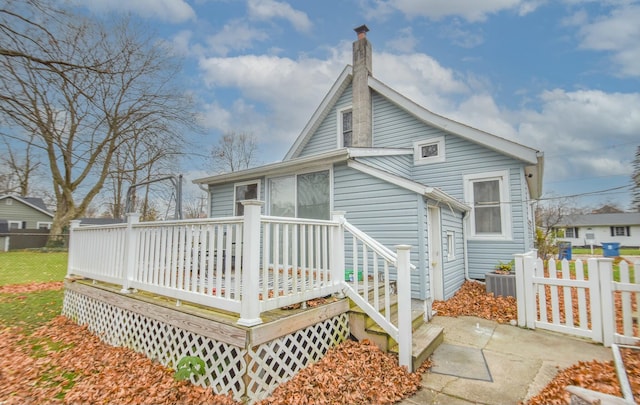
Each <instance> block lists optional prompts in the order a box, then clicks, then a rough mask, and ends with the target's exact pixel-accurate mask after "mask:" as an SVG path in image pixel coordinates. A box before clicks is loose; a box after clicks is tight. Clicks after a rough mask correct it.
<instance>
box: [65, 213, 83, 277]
mask: <svg viewBox="0 0 640 405" xmlns="http://www.w3.org/2000/svg"><path fill="white" fill-rule="evenodd" d="M80 222H81V221H80V220H79V219H74V220H71V221H70V222H69V259H68V260H67V276H70V275H71V274H73V268H74V267H75V263H74V262H75V260H74V259H75V255H76V254H78V251H77V249H76V250H74V249H73V247H74V245H75V243H71V240H72V239H74V238H75V236H74V234H75V233H74V232H73V231H74V230H76V229H77V228H78V227H79V226H80Z"/></svg>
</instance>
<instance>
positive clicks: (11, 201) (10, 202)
mask: <svg viewBox="0 0 640 405" xmlns="http://www.w3.org/2000/svg"><path fill="white" fill-rule="evenodd" d="M4 203H5V204H6V205H13V199H11V198H7V199H6V200H4Z"/></svg>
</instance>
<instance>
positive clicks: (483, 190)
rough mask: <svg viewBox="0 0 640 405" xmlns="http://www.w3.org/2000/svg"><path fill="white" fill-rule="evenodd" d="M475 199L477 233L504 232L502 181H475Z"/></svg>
mask: <svg viewBox="0 0 640 405" xmlns="http://www.w3.org/2000/svg"><path fill="white" fill-rule="evenodd" d="M473 200H474V215H475V226H476V233H477V234H481V233H492V234H500V233H502V218H501V212H500V181H499V180H488V181H477V182H475V183H473Z"/></svg>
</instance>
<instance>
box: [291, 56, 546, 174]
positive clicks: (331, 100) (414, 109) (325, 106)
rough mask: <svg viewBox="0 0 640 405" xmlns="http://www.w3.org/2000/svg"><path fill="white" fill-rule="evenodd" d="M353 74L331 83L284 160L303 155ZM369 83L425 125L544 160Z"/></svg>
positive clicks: (519, 156)
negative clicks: (306, 146)
mask: <svg viewBox="0 0 640 405" xmlns="http://www.w3.org/2000/svg"><path fill="white" fill-rule="evenodd" d="M352 76H353V71H352V67H351V66H350V65H347V67H346V68H345V69H344V70H343V71H342V73H341V74H340V76H339V77H338V79H337V80H336V82H335V83H334V84H333V86H331V89H330V90H329V93H327V95H326V96H325V98H324V99H323V100H322V103H320V106H318V109H317V110H316V111H315V112H314V114H313V115H312V116H311V119H310V120H309V122H308V123H307V125H306V126H305V127H304V129H303V130H302V132H301V133H300V135H299V136H298V138H297V139H296V140H295V141H294V143H293V145H292V146H291V148H290V149H289V151H288V152H287V154H286V155H285V157H284V160H289V159H294V158H296V157H298V156H299V155H300V153H301V152H302V150H303V148H304V146H305V145H306V144H307V142H308V141H309V139H310V138H311V136H312V135H313V133H314V132H315V130H316V129H317V128H318V126H319V125H320V124H321V122H322V120H323V119H324V118H325V117H326V116H327V115H328V114H329V111H330V110H331V108H332V107H333V106H334V105H335V103H336V102H337V100H338V98H339V97H340V95H341V94H342V92H343V91H344V89H345V88H346V87H347V86H348V85H349V84H350V83H351V80H352ZM368 85H369V88H370V89H371V90H373V91H375V92H377V93H379V94H380V95H382V96H383V97H385V98H386V99H388V100H389V101H391V102H392V103H394V104H395V105H397V106H398V107H400V108H402V109H403V110H405V111H407V112H408V113H409V114H411V115H413V116H414V117H416V118H417V119H419V120H420V121H422V122H424V123H425V124H428V125H431V126H434V127H436V128H439V129H441V130H443V131H446V132H448V133H451V134H453V135H457V136H459V137H461V138H464V139H467V140H469V141H471V142H474V143H477V144H480V145H483V146H486V147H487V148H490V149H493V150H495V151H497V152H499V153H502V154H505V155H508V156H511V157H513V158H516V159H518V160H521V161H523V162H526V163H529V164H531V165H537V164H539V163H541V159H542V152H539V151H537V150H535V149H533V148H530V147H528V146H525V145H522V144H519V143H517V142H513V141H510V140H508V139H505V138H502V137H499V136H497V135H493V134H490V133H488V132H485V131H482V130H479V129H476V128H473V127H470V126H468V125H465V124H462V123H460V122H457V121H454V120H452V119H450V118H447V117H444V116H442V115H438V114H436V113H433V112H431V111H429V110H427V109H426V108H424V107H422V106H421V105H419V104H417V103H415V102H413V101H412V100H410V99H409V98H407V97H405V96H403V95H402V94H400V93H398V92H397V91H395V90H393V89H392V88H391V87H389V86H387V85H386V84H384V83H383V82H381V81H380V80H378V79H376V78H374V77H372V76H369V80H368Z"/></svg>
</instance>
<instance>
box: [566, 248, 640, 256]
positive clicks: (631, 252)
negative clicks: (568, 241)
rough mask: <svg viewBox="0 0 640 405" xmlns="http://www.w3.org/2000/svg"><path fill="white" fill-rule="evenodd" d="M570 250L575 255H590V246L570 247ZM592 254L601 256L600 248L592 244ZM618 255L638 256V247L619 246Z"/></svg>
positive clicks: (639, 253) (639, 254)
mask: <svg viewBox="0 0 640 405" xmlns="http://www.w3.org/2000/svg"><path fill="white" fill-rule="evenodd" d="M571 251H572V252H573V254H575V255H590V254H591V248H579V247H572V248H571ZM593 255H594V256H602V248H601V247H595V246H594V247H593ZM620 256H640V249H632V248H620Z"/></svg>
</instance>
